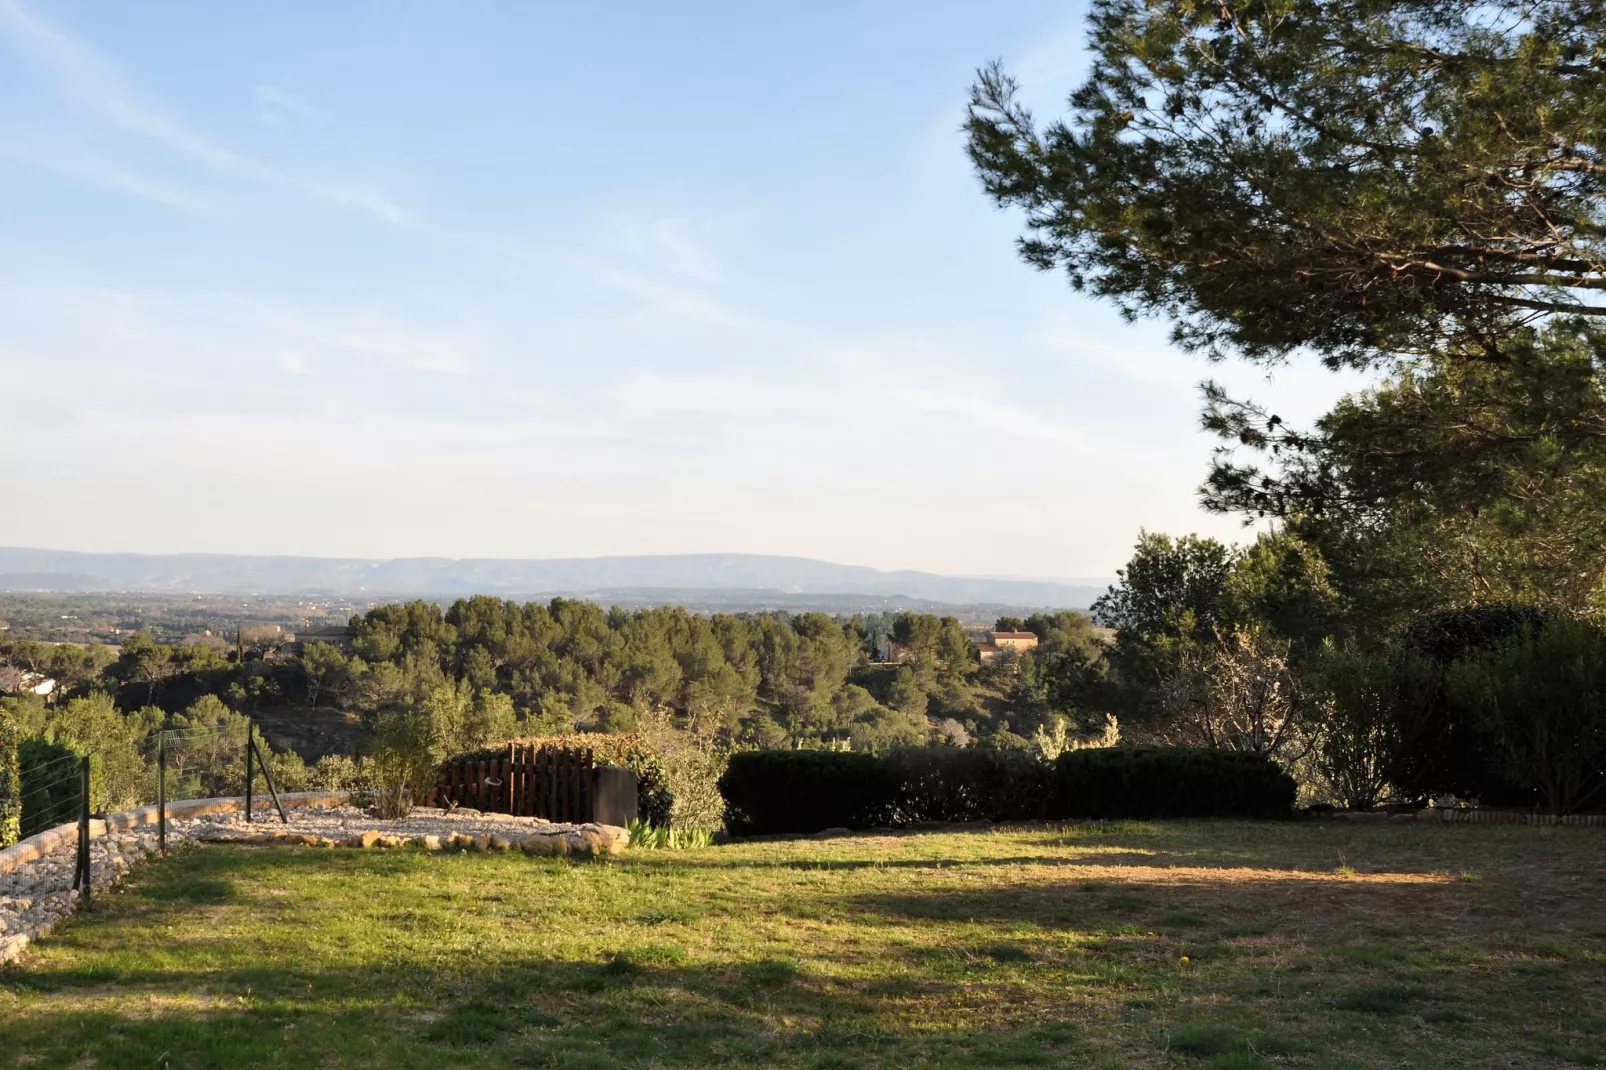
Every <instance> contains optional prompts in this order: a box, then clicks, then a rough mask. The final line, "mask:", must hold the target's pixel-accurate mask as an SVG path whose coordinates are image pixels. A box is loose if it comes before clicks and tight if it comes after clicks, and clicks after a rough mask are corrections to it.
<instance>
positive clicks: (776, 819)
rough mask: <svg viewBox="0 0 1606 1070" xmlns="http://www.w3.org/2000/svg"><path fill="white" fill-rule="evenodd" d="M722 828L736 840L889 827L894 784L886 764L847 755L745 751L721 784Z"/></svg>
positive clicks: (864, 756) (734, 760) (733, 757)
mask: <svg viewBox="0 0 1606 1070" xmlns="http://www.w3.org/2000/svg"><path fill="white" fill-rule="evenodd" d="M719 791H720V794H721V795H723V796H724V798H725V804H726V810H725V827H726V828H728V829H730V830H731V831H732V832H733V833H736V834H738V835H744V836H747V835H766V834H773V833H786V832H819V831H820V830H822V829H827V828H838V827H840V828H870V827H872V826H876V825H884V824H887V823H888V821H890V820H891V817H892V807H893V804H894V802H895V800H896V798H897V792H898V781H897V777H896V775H895V774H894V773H893V771H892V769H891V768H890V767H889V765H888V764H887V762H886V761H885V760H883V759H881V758H877V757H875V756H874V755H869V754H859V753H854V752H851V751H820V750H792V751H743V752H740V753H737V754H733V755H731V759H730V764H729V765H728V766H727V767H726V769H725V774H724V775H723V776H721V777H720V778H719Z"/></svg>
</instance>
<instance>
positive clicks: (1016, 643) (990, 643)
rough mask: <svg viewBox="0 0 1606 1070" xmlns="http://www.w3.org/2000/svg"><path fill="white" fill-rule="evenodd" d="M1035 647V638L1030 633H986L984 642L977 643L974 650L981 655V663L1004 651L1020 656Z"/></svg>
mask: <svg viewBox="0 0 1606 1070" xmlns="http://www.w3.org/2000/svg"><path fill="white" fill-rule="evenodd" d="M1036 645H1037V636H1036V635H1035V634H1034V633H1032V632H988V633H987V638H986V640H985V641H983V642H980V643H977V644H976V649H977V650H978V651H980V653H981V660H982V661H983V662H988V661H992V660H993V659H994V658H996V657H997V656H998V655H1000V654H1002V653H1003V652H1004V651H1006V650H1008V651H1012V652H1013V653H1016V654H1020V653H1022V652H1024V651H1027V650H1030V649H1032V648H1033V647H1035V646H1036Z"/></svg>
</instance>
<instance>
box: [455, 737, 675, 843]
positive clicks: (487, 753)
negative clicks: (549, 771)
mask: <svg viewBox="0 0 1606 1070" xmlns="http://www.w3.org/2000/svg"><path fill="white" fill-rule="evenodd" d="M513 744H518V745H519V746H521V747H536V748H540V747H555V748H557V749H558V750H572V751H580V750H588V749H589V750H590V751H591V757H592V760H593V761H595V762H596V764H598V765H622V766H624V767H625V768H626V769H629V770H630V771H631V772H633V773H635V774H636V811H637V813H639V814H640V815H641V819H642V820H643V821H645V822H647V824H649V825H655V826H661V827H662V826H667V825H668V824H669V815H670V813H671V812H672V811H673V810H674V807H675V797H674V794H673V793H672V792H671V791H670V788H669V774H668V771H667V770H666V769H665V768H664V762H663V759H661V758H660V757H659V756H658V755H657V753H656V752H654V751H653V749H652V748H651V747H650V746H648V745H647V742H646V741H645V740H643V739H642V738H641V737H640V736H637V735H633V734H631V733H627V732H619V733H614V732H573V733H570V734H569V735H564V736H529V737H524V738H520V739H508V740H503V741H502V742H501V743H497V744H494V745H492V746H488V747H483V748H481V749H479V750H473V751H467V752H465V753H462V754H454V755H452V756H451V757H449V758H447V759H446V761H445V763H444V765H443V768H444V767H445V766H450V765H451V764H452V763H454V762H458V761H461V760H463V759H465V758H484V759H487V760H489V759H491V758H505V757H507V749H508V747H509V746H511V745H513Z"/></svg>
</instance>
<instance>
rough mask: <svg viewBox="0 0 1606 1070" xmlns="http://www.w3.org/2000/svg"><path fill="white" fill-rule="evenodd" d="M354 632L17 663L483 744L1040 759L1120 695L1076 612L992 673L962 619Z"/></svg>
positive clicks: (1037, 621)
mask: <svg viewBox="0 0 1606 1070" xmlns="http://www.w3.org/2000/svg"><path fill="white" fill-rule="evenodd" d="M352 623H353V625H354V630H355V635H354V641H353V644H352V651H351V653H350V655H349V656H348V655H346V654H344V653H342V652H341V651H340V650H337V649H336V648H335V647H333V646H330V645H328V644H326V643H311V644H308V646H307V647H306V649H305V650H304V651H302V652H300V653H294V652H292V651H293V649H294V648H292V647H289V646H284V645H281V644H280V643H279V642H278V641H277V640H276V639H275V638H274V637H273V635H272V634H271V633H269V634H265V635H261V636H258V637H257V639H256V641H254V642H245V641H242V642H240V643H238V644H237V645H234V644H231V645H229V646H224V645H223V644H220V643H217V642H210V643H193V644H189V645H167V644H161V643H156V642H153V641H152V640H150V639H149V638H148V637H147V636H145V635H143V634H136V635H134V636H131V637H129V638H128V639H127V640H126V641H125V642H124V644H123V646H122V648H121V651H120V652H119V653H118V654H116V655H115V656H114V655H113V654H111V653H110V652H109V651H108V650H106V649H105V648H95V647H77V646H67V645H46V644H38V643H31V642H26V641H13V642H10V643H0V657H3V658H4V660H5V661H7V662H9V663H12V664H16V665H19V666H22V667H26V668H30V669H36V670H38V671H41V672H46V673H49V674H51V675H53V676H55V677H57V678H58V679H59V680H60V681H61V686H62V693H61V695H60V696H59V697H58V698H57V699H56V701H57V702H58V703H59V702H64V701H68V700H70V699H71V698H72V697H74V696H81V695H85V694H88V693H90V692H106V693H109V694H111V695H112V696H114V697H115V700H116V703H117V705H118V707H119V708H121V709H123V710H127V711H133V710H140V709H143V708H147V707H152V708H156V709H160V710H164V711H166V712H167V713H169V714H177V713H180V712H182V711H184V710H187V709H189V708H190V707H191V706H193V705H194V704H195V703H196V702H197V701H199V700H200V699H202V698H203V697H204V696H207V695H215V696H217V697H218V698H220V699H222V700H223V701H224V702H225V703H227V704H228V705H229V706H230V707H231V708H235V709H238V710H241V711H244V712H249V713H253V714H256V715H258V716H259V717H264V718H265V719H267V720H269V721H271V722H272V723H274V724H282V723H283V722H284V721H285V720H286V719H287V718H289V719H293V718H294V717H295V716H296V711H298V710H299V711H301V715H302V716H306V717H315V716H320V715H323V711H340V712H344V713H347V714H349V715H350V716H351V717H353V718H355V719H357V720H359V721H363V722H365V723H368V724H373V723H376V722H377V720H378V719H379V718H380V717H381V715H382V713H383V711H387V710H394V709H397V708H400V707H403V706H407V705H409V704H413V703H418V702H424V701H430V700H431V696H433V700H434V701H450V702H452V703H456V704H460V705H461V706H462V707H463V709H464V710H465V711H466V712H465V714H464V716H465V717H467V718H469V719H471V720H476V721H477V722H479V723H480V727H479V728H478V729H476V730H472V731H470V732H469V735H470V736H471V737H472V739H471V740H470V742H475V743H478V742H480V741H482V740H483V739H486V738H490V737H491V736H493V735H497V734H504V735H507V734H515V733H517V734H538V733H551V732H564V731H570V730H583V729H594V730H602V731H629V730H632V729H634V728H636V727H638V726H639V725H640V723H641V722H642V720H643V718H646V717H649V716H651V717H654V718H657V719H658V720H660V721H662V720H664V719H668V721H669V722H670V724H671V725H672V727H674V728H675V729H677V730H682V731H686V732H689V733H692V734H693V735H695V736H697V737H698V738H699V739H702V740H706V741H708V742H711V743H717V744H719V745H721V746H744V745H745V746H799V745H802V746H850V747H854V748H860V749H880V748H886V747H891V746H897V745H903V744H914V743H922V742H927V741H933V740H935V741H946V742H951V743H960V744H963V743H968V742H972V741H976V742H982V741H986V742H990V743H994V744H997V745H1003V746H1022V745H1025V743H1026V739H1027V737H1029V736H1030V735H1031V734H1032V733H1033V732H1034V731H1035V730H1036V729H1037V728H1038V727H1039V726H1041V725H1043V724H1044V723H1045V722H1048V721H1050V720H1051V719H1052V718H1054V717H1055V716H1057V715H1069V714H1071V713H1073V711H1075V710H1076V709H1078V708H1086V709H1088V710H1091V706H1090V705H1089V703H1088V702H1087V701H1086V700H1087V699H1088V698H1089V697H1090V696H1091V695H1092V694H1093V691H1094V689H1095V688H1096V687H1097V686H1099V684H1100V683H1101V680H1102V670H1101V667H1100V666H1101V661H1102V647H1101V644H1100V643H1099V641H1098V639H1097V637H1096V635H1095V633H1094V630H1093V627H1092V625H1091V622H1090V621H1089V620H1088V618H1086V617H1085V616H1082V615H1080V614H1076V613H1069V612H1066V613H1058V614H1052V615H1038V616H1033V617H1030V618H1027V619H1025V620H1019V619H1009V620H1007V621H1006V622H1005V623H1006V624H1008V625H1009V626H1011V627H1015V626H1019V627H1022V628H1025V629H1027V630H1031V631H1033V632H1036V633H1037V634H1038V635H1039V636H1040V638H1041V641H1042V642H1041V645H1040V646H1039V647H1038V649H1037V650H1036V651H1030V652H1026V653H1025V654H1023V655H1021V656H1020V657H1018V658H1011V657H1005V658H1002V659H1000V660H998V661H995V662H993V663H991V664H990V665H989V666H987V667H986V668H985V669H984V668H983V667H982V666H981V664H980V662H979V660H978V657H977V651H976V647H975V644H974V643H973V642H972V641H971V639H970V638H969V637H968V636H967V634H966V632H965V630H964V628H963V627H961V625H960V623H959V622H958V621H957V620H956V619H955V618H953V617H937V616H933V615H929V614H913V613H901V614H879V615H871V616H854V617H832V616H828V615H826V614H823V613H802V614H796V615H792V614H782V613H763V614H713V615H699V614H694V613H690V612H688V611H686V610H684V609H681V608H677V607H664V608H656V609H646V610H622V609H617V608H615V609H611V610H610V609H604V608H602V607H601V606H598V605H595V604H593V603H590V602H582V601H575V600H570V599H562V598H559V599H554V600H552V601H551V602H550V603H518V602H512V601H505V600H503V599H500V598H495V597H488V596H478V597H474V598H467V599H461V600H459V601H457V602H454V603H452V604H451V605H450V606H448V607H446V608H445V609H444V610H443V609H442V608H441V607H440V606H438V605H436V604H434V603H430V602H424V601H415V602H409V603H405V604H393V605H384V606H378V607H376V608H374V609H372V610H369V611H368V612H367V613H365V614H362V615H360V616H357V617H354V618H352ZM443 696H444V697H443ZM10 701H12V702H14V703H15V702H22V701H26V700H22V699H12V700H10Z"/></svg>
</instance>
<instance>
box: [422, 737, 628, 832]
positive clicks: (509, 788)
mask: <svg viewBox="0 0 1606 1070" xmlns="http://www.w3.org/2000/svg"><path fill="white" fill-rule="evenodd" d="M595 769H596V756H595V754H594V753H593V752H592V751H591V750H589V749H586V750H566V749H563V748H560V747H553V746H546V747H541V748H539V749H537V748H535V747H528V746H518V745H512V746H509V748H508V750H507V753H506V754H505V755H498V756H497V757H495V758H488V759H487V758H463V759H459V760H457V761H454V762H452V763H451V764H450V765H448V766H447V767H445V768H444V769H442V770H441V772H440V776H439V778H438V780H437V782H436V785H435V787H434V788H433V789H432V790H431V791H430V792H429V798H430V799H431V800H433V801H435V802H436V803H437V804H438V805H441V806H446V805H449V804H452V803H456V804H457V805H459V806H471V807H473V808H474V809H476V810H484V811H486V812H488V813H501V814H516V815H518V816H521V817H543V818H546V819H547V820H549V821H564V822H581V821H589V820H591V811H592V807H593V806H594V805H595V800H594V799H593V797H592V784H591V779H592V775H593V772H594V770H595Z"/></svg>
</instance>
